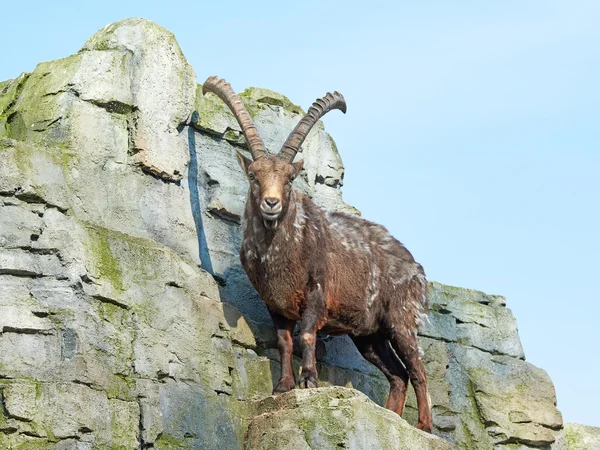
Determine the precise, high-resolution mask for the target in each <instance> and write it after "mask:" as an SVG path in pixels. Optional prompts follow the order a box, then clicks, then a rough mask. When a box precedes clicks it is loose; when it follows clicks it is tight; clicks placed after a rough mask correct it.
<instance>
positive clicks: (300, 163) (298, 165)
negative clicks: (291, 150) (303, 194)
mask: <svg viewBox="0 0 600 450" xmlns="http://www.w3.org/2000/svg"><path fill="white" fill-rule="evenodd" d="M292 166H294V177H296V176H297V175H298V174H299V173H300V171H301V170H302V168H303V167H304V160H303V159H301V160H300V161H296V162H295V163H292Z"/></svg>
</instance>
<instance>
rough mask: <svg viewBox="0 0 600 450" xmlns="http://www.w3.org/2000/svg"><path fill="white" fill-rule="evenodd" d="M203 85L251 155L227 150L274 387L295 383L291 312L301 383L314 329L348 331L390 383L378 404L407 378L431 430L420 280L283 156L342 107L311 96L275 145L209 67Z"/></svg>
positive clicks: (402, 253)
mask: <svg viewBox="0 0 600 450" xmlns="http://www.w3.org/2000/svg"><path fill="white" fill-rule="evenodd" d="M202 92H203V93H204V94H206V93H208V92H213V93H214V94H216V95H218V96H219V97H220V98H221V99H222V100H223V101H224V102H225V104H227V106H228V107H229V108H230V109H231V111H232V112H233V115H234V116H235V118H236V119H237V121H238V123H239V125H240V127H241V129H242V132H243V134H244V137H245V139H246V143H247V145H248V148H249V150H250V153H251V155H252V159H253V161H252V160H250V159H248V158H246V157H245V156H244V155H242V154H241V153H240V152H237V159H238V162H239V164H240V166H241V167H242V169H243V170H244V172H245V174H246V176H247V178H248V181H249V183H250V187H249V189H248V198H247V201H246V207H245V211H244V221H243V229H244V231H243V243H242V247H241V250H240V260H241V263H242V266H243V267H244V270H245V271H246V274H247V275H248V278H249V279H250V281H251V283H252V284H253V286H254V288H255V289H256V290H257V292H258V293H259V294H260V296H261V297H262V299H263V300H264V301H265V303H266V305H267V308H268V310H269V312H270V314H271V317H272V318H273V322H274V324H275V328H276V330H277V347H278V349H279V353H280V357H281V378H280V379H279V382H278V383H277V385H276V386H275V389H274V392H275V393H279V392H286V391H289V390H291V389H293V388H294V387H295V385H296V381H295V376H294V371H293V368H292V360H291V358H292V350H293V340H292V333H293V331H294V328H295V326H296V323H297V321H300V334H299V340H300V346H301V350H302V371H301V374H300V378H299V380H298V385H299V386H300V387H301V388H310V387H316V386H317V368H316V359H315V343H316V334H317V332H319V331H320V332H323V333H327V334H329V335H341V334H348V335H349V336H350V337H351V338H352V340H353V341H354V343H355V344H356V347H357V348H358V350H359V351H360V353H361V354H362V355H363V356H364V358H365V359H366V360H367V361H370V362H371V363H372V364H374V365H375V366H376V367H378V368H379V369H380V370H381V371H382V372H383V373H384V375H385V376H386V377H387V379H388V380H389V383H390V393H389V396H388V400H387V403H386V407H387V408H388V409H390V410H392V411H395V412H396V413H398V414H399V415H401V414H402V411H403V409H404V405H405V402H406V389H407V382H408V380H409V379H410V381H411V383H412V385H413V387H414V389H415V392H416V396H417V404H418V408H419V420H418V425H417V427H418V428H420V429H421V430H425V431H428V432H431V430H432V419H431V405H430V401H429V395H428V393H427V381H426V376H425V368H424V366H423V363H422V361H421V356H420V349H419V345H418V343H417V328H418V326H419V324H420V322H421V320H422V318H423V317H424V316H425V314H426V312H427V310H428V306H427V297H426V290H427V281H426V279H425V273H424V271H423V268H422V267H421V265H420V264H418V263H417V262H415V260H414V258H413V256H412V255H411V253H410V252H409V251H408V250H407V249H406V248H405V247H404V245H402V244H401V243H400V242H399V241H397V240H396V239H394V238H393V237H392V236H391V235H390V234H389V233H388V231H387V230H386V229H385V228H384V227H383V226H381V225H377V224H375V223H373V222H369V221H368V220H364V219H361V218H359V217H355V216H352V215H349V214H343V213H338V212H325V211H324V210H322V209H320V208H319V207H317V206H316V205H315V204H314V203H313V202H312V201H311V200H310V199H309V198H308V197H306V196H304V195H302V194H301V193H300V192H297V191H296V190H294V189H293V188H292V182H293V181H294V178H296V176H297V175H298V173H299V172H300V170H301V169H302V166H303V161H302V160H301V161H297V162H293V160H294V157H295V155H296V153H297V152H298V151H299V150H300V146H301V145H302V143H303V141H304V139H305V138H306V136H307V135H308V133H309V131H310V130H311V128H312V127H313V125H314V124H315V123H316V122H317V121H318V120H319V119H320V118H321V117H322V116H323V115H324V114H326V113H327V112H329V111H330V110H332V109H339V110H341V111H342V112H344V113H345V112H346V103H345V101H344V98H343V97H342V95H341V94H339V93H338V92H334V93H333V94H329V93H328V94H327V95H326V96H325V97H323V98H321V99H317V100H316V102H315V103H313V105H312V106H311V107H310V109H309V110H308V113H307V114H306V115H305V116H304V118H303V119H302V120H301V121H300V123H299V124H298V125H297V126H296V128H295V129H294V130H293V131H292V133H291V134H290V135H289V137H288V138H287V140H286V141H285V143H284V144H283V147H282V148H281V151H280V152H279V154H277V155H270V154H268V153H267V151H266V149H265V146H264V143H263V141H262V139H261V138H260V136H259V134H258V130H257V129H256V127H255V125H254V123H253V122H252V119H251V117H250V115H249V114H248V112H247V111H246V109H245V107H244V105H243V104H242V102H241V100H240V98H239V97H238V96H237V94H235V92H234V91H233V89H232V88H231V86H230V85H229V83H227V82H226V81H225V80H221V79H218V78H217V77H210V78H208V79H207V80H206V82H205V83H204V86H203V89H202Z"/></svg>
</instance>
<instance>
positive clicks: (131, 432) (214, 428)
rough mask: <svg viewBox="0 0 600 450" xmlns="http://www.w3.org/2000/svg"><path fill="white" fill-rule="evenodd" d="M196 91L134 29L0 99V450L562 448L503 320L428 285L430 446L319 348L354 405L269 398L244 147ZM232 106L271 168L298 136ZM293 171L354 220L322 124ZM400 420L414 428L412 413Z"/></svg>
mask: <svg viewBox="0 0 600 450" xmlns="http://www.w3.org/2000/svg"><path fill="white" fill-rule="evenodd" d="M200 90H201V87H200V86H198V85H196V82H195V74H194V71H193V69H192V68H191V67H190V65H189V64H188V63H187V61H186V59H185V57H184V56H183V55H182V53H181V50H180V49H179V46H178V45H177V43H176V41H175V38H174V37H173V35H172V34H171V33H169V32H168V31H166V30H164V29H163V28H161V27H160V26H158V25H156V24H154V23H152V22H148V21H145V20H142V19H127V20H124V21H121V22H118V23H115V24H112V25H109V26H107V27H106V28H105V29H103V30H101V31H99V32H98V33H96V34H95V35H94V36H93V37H92V38H90V40H89V41H88V42H87V43H86V44H85V45H84V47H83V48H82V49H81V51H80V52H79V53H77V54H76V55H72V56H69V57H67V58H64V59H61V60H57V61H52V62H47V63H42V64H39V65H38V66H37V67H36V69H35V70H34V72H33V73H31V74H23V75H21V76H20V77H18V78H16V79H14V80H9V81H7V82H2V83H0V396H1V400H2V408H1V410H0V448H22V449H36V448H39V449H46V448H56V449H96V448H97V449H104V448H127V449H129V448H149V447H153V448H157V449H174V448H198V449H211V448H227V449H230V448H231V449H235V448H248V449H255V448H264V449H271V448H273V449H275V448H277V449H279V448H319V449H320V448H340V446H343V448H352V449H370V448H381V449H396V448H423V449H429V448H430V449H446V448H449V445H448V443H450V444H451V445H452V446H453V447H454V448H460V449H473V448H477V449H479V448H480V449H490V448H494V449H526V448H549V446H551V445H552V443H553V442H554V441H555V439H556V438H557V436H558V437H560V438H561V439H562V441H560V442H557V444H555V448H559V447H558V445H563V444H564V441H565V436H566V440H567V441H569V436H572V435H573V433H571V432H570V431H569V429H567V433H566V435H565V434H564V433H563V431H562V420H561V416H560V413H559V412H558V410H557V409H556V398H555V393H554V387H553V385H552V382H551V380H550V379H549V378H548V376H547V374H546V373H545V372H544V371H543V370H541V369H538V368H536V367H534V366H532V365H531V364H529V363H527V362H526V361H525V357H524V353H523V349H522V347H521V344H520V341H519V336H518V334H517V328H516V322H515V319H514V317H513V316H512V313H511V312H510V310H509V309H507V308H506V306H505V301H504V299H503V298H502V297H498V296H489V295H485V294H483V293H481V292H477V291H471V290H466V289H459V288H453V287H449V286H444V285H441V284H438V283H432V284H431V287H430V304H431V307H432V312H431V314H430V323H428V324H426V325H425V326H424V327H423V329H422V330H421V332H420V335H421V346H422V347H423V350H424V353H425V357H424V359H425V363H426V368H427V371H428V377H429V384H430V392H431V398H432V405H433V414H434V425H435V434H437V435H438V436H440V437H442V438H444V439H445V441H444V440H442V439H439V438H435V437H431V436H429V435H425V434H424V433H421V432H420V431H418V430H416V429H415V428H413V427H411V426H409V425H407V423H406V422H404V421H403V420H402V419H400V418H399V417H397V416H395V415H394V414H392V413H390V412H388V411H386V410H384V409H382V408H380V407H378V406H377V405H376V404H375V403H377V404H379V405H381V404H384V403H385V398H386V395H387V390H388V386H387V381H386V380H385V378H384V377H383V376H382V375H381V374H380V373H379V372H378V371H377V370H376V369H375V368H374V367H373V366H371V365H370V364H368V363H367V362H365V361H364V360H363V359H362V358H361V357H360V355H359V354H358V353H357V351H356V350H355V349H354V347H353V345H352V344H351V343H350V341H349V339H347V338H330V337H327V336H324V337H321V339H320V342H319V345H318V355H317V356H318V360H319V370H320V372H319V376H320V382H321V385H323V386H329V385H338V386H345V387H346V388H355V389H358V390H359V391H362V393H364V394H366V396H368V397H370V399H371V400H373V401H374V402H375V403H373V402H372V401H371V400H368V398H367V397H366V396H365V395H363V394H361V393H360V392H357V391H355V390H352V389H346V388H339V387H338V388H324V389H318V390H312V391H294V392H291V393H288V394H286V395H284V396H281V397H278V398H273V397H270V393H271V390H272V388H273V380H276V378H277V377H278V372H279V369H278V363H277V358H278V356H277V352H276V350H275V345H274V335H273V329H272V324H271V322H270V319H269V317H268V314H267V311H266V308H265V307H264V305H263V303H262V301H261V300H260V298H259V297H258V296H257V294H256V293H255V292H254V290H253V289H252V287H251V286H250V284H249V282H248V281H247V279H246V277H245V274H244V273H243V270H242V269H241V267H240V264H239V261H238V256H237V255H238V249H239V246H240V239H241V224H240V222H241V219H240V218H241V215H242V210H243V204H244V199H245V192H246V181H245V179H244V176H243V174H242V172H241V170H240V169H239V168H238V166H237V163H236V161H235V158H234V152H235V151H236V150H240V151H244V152H246V148H245V143H244V140H243V137H242V134H241V132H240V129H239V127H238V125H237V123H236V122H235V120H234V119H233V117H232V115H231V114H230V113H229V112H228V110H227V109H226V107H225V106H224V105H223V104H222V102H220V101H219V100H217V99H216V98H215V97H214V96H207V97H202V96H201V94H200ZM241 98H242V100H243V101H244V102H245V104H246V106H247V108H248V110H249V112H250V114H251V115H252V117H253V118H254V120H255V122H256V124H257V127H258V129H259V131H260V133H261V135H262V136H263V139H264V140H265V144H266V146H267V148H269V149H270V150H272V151H276V150H278V149H279V146H280V144H281V143H282V142H283V140H284V139H285V137H287V134H288V133H289V131H290V130H291V129H292V128H293V127H294V126H295V125H296V123H297V122H298V120H299V119H300V118H301V116H302V114H303V113H302V110H301V109H300V108H299V107H298V106H296V105H294V104H292V103H291V102H290V100H288V99H287V98H286V97H284V96H282V95H280V94H277V93H275V92H271V91H269V90H266V89H257V88H250V89H248V90H246V91H244V92H242V93H241ZM303 157H304V159H305V161H306V164H305V170H304V171H303V172H302V174H301V177H299V178H298V180H297V187H298V188H299V189H301V190H302V191H303V192H305V193H306V194H308V195H310V196H311V197H312V198H313V199H314V200H315V201H316V202H317V203H318V204H319V205H321V206H322V207H324V208H328V209H333V210H344V211H347V212H351V213H356V210H354V208H352V207H351V206H349V205H346V204H345V203H344V202H343V200H342V197H341V191H340V186H341V185H342V183H343V173H344V172H343V170H344V169H343V165H342V162H341V159H340V156H339V154H338V152H337V149H336V147H335V144H334V142H333V140H332V139H331V137H330V136H329V135H328V134H327V133H326V132H325V131H324V129H323V127H322V124H320V123H319V124H318V126H316V127H315V128H314V129H313V131H311V133H310V134H309V136H308V138H307V140H306V142H305V145H304V152H303ZM296 363H298V360H296ZM405 418H406V419H407V420H408V422H409V423H412V424H414V423H415V419H416V409H415V402H414V398H411V399H409V403H408V405H407V411H406V413H405ZM569 433H571V434H569ZM446 441H447V442H448V443H447V442H446ZM569 442H570V441H569ZM336 446H337V447H336ZM562 448H564V447H562ZM573 448H580V447H573Z"/></svg>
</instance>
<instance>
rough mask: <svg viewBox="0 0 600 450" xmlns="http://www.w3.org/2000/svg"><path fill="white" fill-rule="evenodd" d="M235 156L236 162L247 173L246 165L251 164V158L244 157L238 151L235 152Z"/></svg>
mask: <svg viewBox="0 0 600 450" xmlns="http://www.w3.org/2000/svg"><path fill="white" fill-rule="evenodd" d="M235 157H236V159H237V162H238V164H239V165H240V167H241V168H242V170H243V171H244V173H248V166H250V164H252V160H251V159H250V158H246V157H245V156H244V155H242V154H241V153H240V151H239V150H238V151H236V152H235Z"/></svg>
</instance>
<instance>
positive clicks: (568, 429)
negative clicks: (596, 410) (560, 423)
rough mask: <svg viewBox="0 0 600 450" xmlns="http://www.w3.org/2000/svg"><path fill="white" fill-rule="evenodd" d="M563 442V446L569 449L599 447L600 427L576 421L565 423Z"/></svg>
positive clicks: (582, 449)
mask: <svg viewBox="0 0 600 450" xmlns="http://www.w3.org/2000/svg"><path fill="white" fill-rule="evenodd" d="M563 442H564V444H563V445H564V447H563V448H566V449H569V450H590V449H596V448H600V428H598V427H589V426H587V425H580V424H577V423H566V424H565V429H564V438H563Z"/></svg>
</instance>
